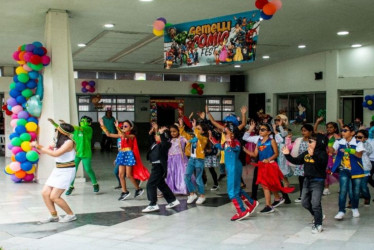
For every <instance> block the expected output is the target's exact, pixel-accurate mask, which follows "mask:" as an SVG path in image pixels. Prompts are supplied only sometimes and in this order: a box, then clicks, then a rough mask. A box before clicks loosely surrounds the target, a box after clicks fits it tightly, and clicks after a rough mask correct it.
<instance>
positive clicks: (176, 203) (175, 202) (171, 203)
mask: <svg viewBox="0 0 374 250" xmlns="http://www.w3.org/2000/svg"><path fill="white" fill-rule="evenodd" d="M179 204H181V203H180V202H179V200H177V199H175V201H173V202H170V203H169V204H167V205H166V206H165V207H166V208H173V207H176V206H178V205H179Z"/></svg>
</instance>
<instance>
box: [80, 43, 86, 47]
mask: <svg viewBox="0 0 374 250" xmlns="http://www.w3.org/2000/svg"><path fill="white" fill-rule="evenodd" d="M78 47H86V44H85V43H78Z"/></svg>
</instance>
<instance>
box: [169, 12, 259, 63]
mask: <svg viewBox="0 0 374 250" xmlns="http://www.w3.org/2000/svg"><path fill="white" fill-rule="evenodd" d="M259 28H260V11H259V10H253V11H247V12H242V13H237V14H232V15H227V16H222V17H216V18H212V19H205V20H200V21H193V22H188V23H181V24H176V25H173V26H169V27H166V28H165V34H164V67H165V68H166V69H170V68H188V67H198V66H206V65H219V64H240V63H248V62H253V61H254V60H255V58H256V45H257V37H258V33H259Z"/></svg>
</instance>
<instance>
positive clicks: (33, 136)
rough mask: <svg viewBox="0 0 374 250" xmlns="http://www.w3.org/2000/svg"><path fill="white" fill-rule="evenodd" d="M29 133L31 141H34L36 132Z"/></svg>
mask: <svg viewBox="0 0 374 250" xmlns="http://www.w3.org/2000/svg"><path fill="white" fill-rule="evenodd" d="M29 135H30V136H31V141H35V139H36V137H37V134H36V133H35V132H29Z"/></svg>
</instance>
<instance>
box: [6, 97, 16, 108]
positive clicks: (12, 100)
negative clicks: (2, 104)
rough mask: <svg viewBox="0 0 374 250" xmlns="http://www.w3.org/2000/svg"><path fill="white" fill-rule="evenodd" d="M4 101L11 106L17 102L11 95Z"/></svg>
mask: <svg viewBox="0 0 374 250" xmlns="http://www.w3.org/2000/svg"><path fill="white" fill-rule="evenodd" d="M6 103H7V104H8V105H10V106H12V107H14V106H16V105H17V104H18V103H17V100H16V99H15V98H13V97H10V98H9V99H8V100H7V101H6Z"/></svg>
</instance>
